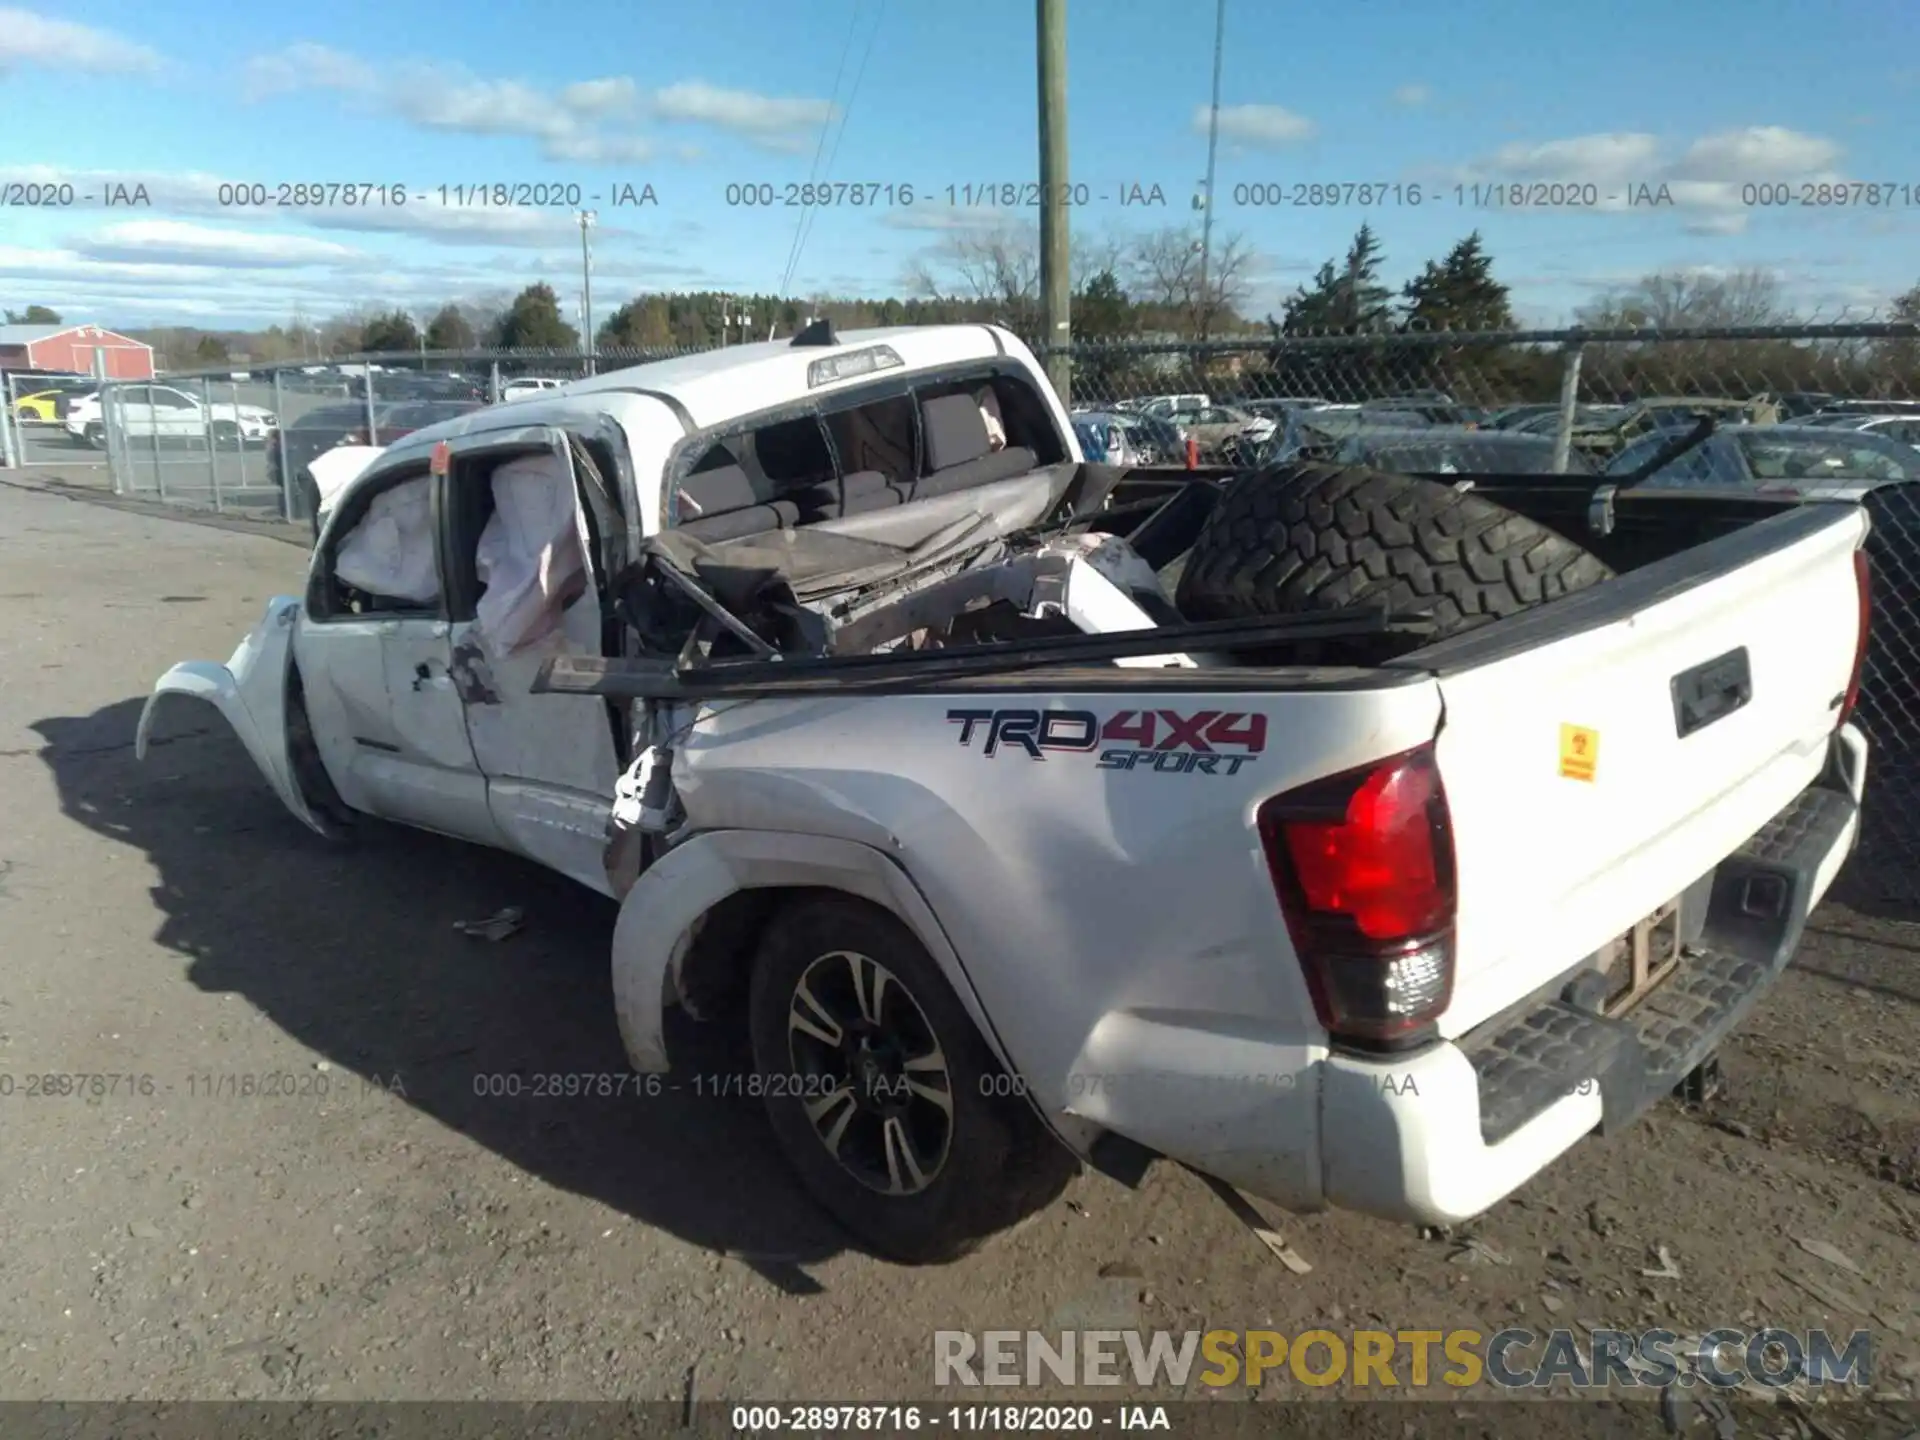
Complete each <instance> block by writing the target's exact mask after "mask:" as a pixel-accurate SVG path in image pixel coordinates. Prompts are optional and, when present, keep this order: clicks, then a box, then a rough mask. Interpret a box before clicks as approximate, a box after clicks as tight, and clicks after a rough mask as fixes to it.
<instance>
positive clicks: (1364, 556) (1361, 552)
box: [1177, 464, 1613, 639]
mask: <svg viewBox="0 0 1920 1440" xmlns="http://www.w3.org/2000/svg"><path fill="white" fill-rule="evenodd" d="M1612 574H1613V571H1612V570H1611V569H1609V568H1608V567H1607V566H1606V565H1605V564H1603V563H1602V562H1601V561H1600V560H1599V559H1598V558H1597V557H1595V556H1594V555H1592V554H1590V553H1589V552H1588V551H1587V550H1585V549H1583V548H1582V547H1581V546H1579V545H1576V544H1575V543H1574V542H1573V541H1571V540H1569V539H1567V538H1566V537H1565V536H1563V535H1560V534H1558V533H1557V532H1555V531H1553V530H1550V529H1548V528H1547V527H1546V526H1544V525H1542V524H1540V523H1539V522H1538V521H1535V520H1530V519H1528V518H1527V517H1526V516H1524V515H1516V514H1515V513H1514V512H1513V511H1511V510H1508V509H1505V508H1504V507H1502V506H1499V505H1496V504H1494V503H1493V502H1492V501H1491V500H1486V499H1483V498H1482V497H1480V496H1478V495H1475V494H1474V493H1473V492H1472V491H1470V490H1467V491H1461V490H1455V489H1454V488H1453V487H1452V486H1449V485H1443V484H1441V483H1439V482H1438V481H1433V480H1423V479H1421V478H1419V477H1418V476H1413V475H1395V474H1388V473H1386V472H1384V471H1378V470H1365V469H1361V468H1359V467H1357V466H1339V465H1321V464H1294V465H1282V466H1277V467H1275V468H1273V469H1271V470H1256V471H1253V472H1250V473H1248V474H1246V475H1241V476H1238V477H1236V478H1235V479H1233V480H1232V481H1230V482H1229V483H1228V486H1227V490H1226V493H1225V494H1224V495H1222V496H1221V497H1220V501H1219V503H1218V504H1217V505H1216V506H1215V507H1214V511H1213V514H1212V515H1211V516H1209V517H1208V519H1207V524H1206V527H1205V528H1204V529H1203V530H1202V531H1201V532H1200V536H1199V538H1198V539H1197V540H1195V542H1194V545H1193V549H1192V550H1191V552H1189V556H1188V559H1187V564H1186V567H1185V570H1184V573H1182V574H1181V576H1180V588H1179V592H1178V602H1177V603H1178V605H1179V608H1180V612H1181V613H1182V614H1183V615H1185V616H1186V617H1187V618H1188V619H1190V620H1226V619H1237V618H1240V617H1244V616H1252V615H1284V614H1300V613H1304V612H1312V611H1321V610H1338V609H1341V608H1343V607H1345V606H1348V605H1359V604H1366V603H1369V602H1374V603H1384V604H1386V605H1388V606H1390V607H1391V608H1392V609H1393V610H1394V611H1396V612H1410V613H1411V612H1419V613H1424V614H1426V615H1428V616H1430V617H1431V619H1432V621H1433V625H1434V629H1433V631H1432V633H1431V635H1430V636H1428V637H1427V638H1428V639H1444V638H1446V637H1447V636H1450V635H1458V634H1462V633H1464V632H1465V631H1468V630H1473V629H1475V628H1477V627H1479V626H1481V625H1486V624H1489V623H1491V622H1492V621H1494V620H1498V619H1501V618H1503V617H1505V616H1508V615H1516V614H1518V613H1520V612H1521V611H1523V610H1530V609H1532V608H1533V607H1534V606H1536V605H1541V604H1544V603H1546V602H1547V601H1549V600H1557V599H1559V598H1560V597H1561V596H1563V595H1571V594H1573V593H1574V592H1576V591H1579V590H1585V589H1586V588H1587V587H1588V586H1590V585H1595V584H1598V583H1599V582H1600V581H1602V580H1605V579H1608V578H1610V577H1611V576H1612Z"/></svg>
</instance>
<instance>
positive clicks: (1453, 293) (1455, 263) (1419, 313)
mask: <svg viewBox="0 0 1920 1440" xmlns="http://www.w3.org/2000/svg"><path fill="white" fill-rule="evenodd" d="M1400 293H1401V295H1402V297H1403V299H1404V300H1405V302H1406V320H1405V328H1406V329H1408V330H1509V329H1512V328H1513V324H1514V320H1513V309H1512V307H1511V306H1510V305H1509V304H1508V300H1507V296H1508V291H1507V287H1506V286H1505V285H1502V284H1501V283H1500V282H1499V281H1498V280H1495V279H1494V278H1493V257H1492V256H1490V255H1488V254H1487V252H1486V249H1485V246H1484V245H1483V243H1482V241H1481V239H1480V232H1479V231H1478V230H1476V231H1474V232H1473V233H1472V234H1471V235H1469V236H1467V238H1466V239H1464V240H1462V241H1460V242H1459V243H1458V244H1456V245H1455V246H1454V247H1453V248H1452V249H1451V250H1449V251H1447V253H1446V255H1445V256H1444V257H1443V258H1442V259H1441V261H1440V262H1439V263H1438V264H1437V265H1436V264H1435V263H1434V262H1433V261H1431V260H1429V261H1428V262H1427V264H1426V268H1425V269H1423V270H1422V271H1421V272H1420V273H1419V274H1418V275H1416V276H1414V278H1413V279H1411V280H1409V281H1408V282H1407V283H1406V285H1405V287H1404V288H1403V289H1402V290H1401V292H1400Z"/></svg>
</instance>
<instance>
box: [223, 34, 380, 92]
mask: <svg viewBox="0 0 1920 1440" xmlns="http://www.w3.org/2000/svg"><path fill="white" fill-rule="evenodd" d="M378 81H379V77H378V76H377V75H376V73H375V72H374V68H373V67H372V66H371V65H369V64H368V63H367V62H366V61H364V60H361V59H359V58H358V57H356V56H353V55H349V54H347V53H346V52H345V51H343V50H335V49H334V48H333V47H332V46H331V45H316V44H313V43H311V42H308V41H303V42H301V43H300V44H298V45H289V46H288V47H287V48H286V49H284V50H280V51H276V52H275V53H273V54H271V55H256V56H254V57H253V58H252V59H250V60H249V61H247V63H246V64H245V65H244V66H243V67H242V68H241V73H240V95H241V98H242V99H244V100H247V101H249V102H252V101H256V100H265V99H268V98H270V97H272V96H275V95H290V94H293V93H294V92H296V91H300V90H348V91H353V90H371V89H373V88H374V86H375V85H376V84H377V83H378Z"/></svg>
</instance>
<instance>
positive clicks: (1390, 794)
mask: <svg viewBox="0 0 1920 1440" xmlns="http://www.w3.org/2000/svg"><path fill="white" fill-rule="evenodd" d="M1259 827H1260V837H1261V843H1262V845H1263V847H1264V849H1265V851H1266V855H1267V862H1268V865H1269V867H1270V869H1271V870H1272V873H1273V881H1274V888H1275V891H1276V892H1277V894H1278V896H1279V899H1280V908H1281V912H1282V913H1283V914H1284V915H1285V917H1286V921H1287V929H1288V932H1289V934H1290V935H1291V937H1292V939H1293V945H1294V950H1295V951H1296V952H1297V953H1298V955H1299V957H1300V963H1301V966H1302V967H1303V969H1304V970H1305V972H1306V980H1307V987H1308V989H1309V991H1310V992H1311V993H1312V995H1313V1002H1314V1008H1315V1010H1316V1012H1317V1013H1318V1015H1319V1018H1320V1023H1321V1024H1322V1025H1323V1026H1325V1027H1326V1030H1327V1032H1328V1035H1329V1036H1330V1037H1331V1038H1332V1039H1333V1040H1334V1041H1335V1042H1337V1043H1346V1044H1349V1045H1354V1046H1357V1047H1360V1048H1370V1049H1378V1048H1383V1047H1384V1048H1394V1047H1396V1046H1400V1045H1405V1044H1408V1043H1416V1042H1418V1041H1419V1040H1421V1039H1423V1038H1424V1032H1425V1031H1426V1030H1427V1028H1428V1027H1429V1026H1430V1025H1431V1024H1432V1022H1433V1020H1434V1019H1435V1018H1436V1017H1437V1016H1438V1015H1439V1014H1440V1013H1441V1011H1443V1010H1445V1009H1446V1007H1447V1002H1448V1001H1449V1000H1450V999H1451V998H1452V994H1453V924H1454V913H1455V909H1456V902H1457V888H1456V884H1455V873H1454V855H1453V831H1452V822H1451V820H1450V818H1449V816H1448V812H1447V799H1446V792H1445V790H1444V789H1443V788H1442V786H1441V783H1440V771H1439V768H1438V767H1437V765H1436V764H1435V763H1434V757H1433V749H1432V747H1431V746H1422V747H1421V748H1420V749H1418V750H1412V751H1408V752H1407V753H1405V754H1403V755H1396V756H1393V757H1391V758H1390V759H1387V760H1384V761H1381V762H1380V763H1379V764H1377V765H1372V766H1369V767H1367V768H1366V769H1363V770H1356V771H1351V772H1348V773H1347V774H1343V775H1337V776H1334V777H1332V778H1331V779H1327V780H1322V781H1316V782H1315V783H1313V784H1311V785H1308V786H1305V787H1303V788H1301V789H1299V790H1295V791H1290V792H1289V793H1287V794H1285V795H1280V796H1276V797H1275V798H1274V799H1272V800H1269V801H1267V802H1266V804H1265V805H1263V806H1262V807H1261V809H1260V815H1259Z"/></svg>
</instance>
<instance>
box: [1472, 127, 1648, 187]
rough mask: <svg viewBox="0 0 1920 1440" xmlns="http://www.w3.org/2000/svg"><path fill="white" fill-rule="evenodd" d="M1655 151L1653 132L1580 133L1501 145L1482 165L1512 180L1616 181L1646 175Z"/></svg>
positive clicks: (1602, 182) (1575, 182)
mask: <svg viewBox="0 0 1920 1440" xmlns="http://www.w3.org/2000/svg"><path fill="white" fill-rule="evenodd" d="M1659 154H1660V141H1659V138H1658V137H1657V136H1653V135H1644V134H1606V135H1580V136H1576V137H1574V138H1573V139H1570V140H1548V141H1546V142H1545V143H1543V144H1538V145H1517V144H1516V145H1503V146H1501V147H1500V149H1499V150H1498V151H1496V152H1495V153H1494V155H1493V158H1492V159H1491V160H1490V161H1488V162H1487V164H1486V169H1487V170H1489V171H1491V172H1492V173H1493V174H1495V175H1498V176H1501V177H1504V178H1508V179H1515V180H1545V181H1551V182H1558V183H1561V184H1599V185H1618V184H1623V183H1627V182H1630V181H1634V180H1644V179H1646V178H1647V176H1648V175H1649V174H1650V173H1651V172H1652V170H1653V168H1654V166H1655V164H1656V162H1657V160H1658V158H1659Z"/></svg>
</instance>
